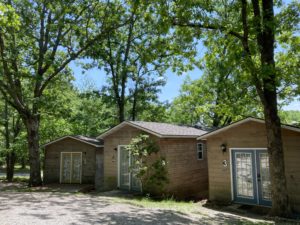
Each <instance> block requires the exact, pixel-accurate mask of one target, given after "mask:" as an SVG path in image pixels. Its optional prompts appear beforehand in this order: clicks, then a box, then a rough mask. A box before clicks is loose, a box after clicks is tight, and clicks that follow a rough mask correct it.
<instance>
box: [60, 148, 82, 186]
mask: <svg viewBox="0 0 300 225" xmlns="http://www.w3.org/2000/svg"><path fill="white" fill-rule="evenodd" d="M81 170H82V153H81V152H62V153H61V171H60V183H69V184H71V183H72V184H79V183H81Z"/></svg>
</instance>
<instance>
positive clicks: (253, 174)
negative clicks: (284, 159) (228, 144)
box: [232, 149, 271, 205]
mask: <svg viewBox="0 0 300 225" xmlns="http://www.w3.org/2000/svg"><path fill="white" fill-rule="evenodd" d="M232 174H233V193H234V201H235V202H238V203H245V204H247V203H248V204H259V205H271V191H270V185H271V182H270V175H269V157H268V153H267V151H266V150H252V149H249V150H247V149H246V150H238V149H237V150H232Z"/></svg>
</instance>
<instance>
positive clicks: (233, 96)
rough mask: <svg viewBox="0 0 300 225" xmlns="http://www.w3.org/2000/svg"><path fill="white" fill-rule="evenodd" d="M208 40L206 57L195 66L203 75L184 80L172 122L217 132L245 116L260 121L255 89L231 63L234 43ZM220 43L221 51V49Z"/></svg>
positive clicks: (174, 102)
mask: <svg viewBox="0 0 300 225" xmlns="http://www.w3.org/2000/svg"><path fill="white" fill-rule="evenodd" d="M207 40H209V43H210V44H209V45H207V46H206V47H207V53H206V54H205V56H204V57H203V59H202V60H201V61H200V62H199V63H198V66H199V67H201V68H203V71H204V72H203V75H202V76H201V78H200V79H198V80H194V81H192V80H190V79H189V78H188V79H186V80H185V82H184V84H183V85H182V86H181V90H180V95H179V96H178V97H176V98H175V99H174V101H173V104H172V107H171V110H170V111H171V115H172V116H171V117H172V120H173V121H174V122H177V123H182V124H190V125H196V124H200V125H202V126H204V127H214V128H218V127H222V126H226V125H228V124H230V123H231V122H232V121H235V120H238V119H241V118H243V117H245V116H256V117H259V116H260V115H261V111H262V110H261V108H260V105H259V100H258V98H257V97H256V93H255V89H254V88H253V87H251V86H249V82H247V80H245V76H247V73H245V72H243V69H242V68H241V66H240V63H237V62H235V61H234V60H233V58H234V57H236V54H237V53H236V52H235V53H234V54H232V53H233V52H232V51H228V48H232V46H233V45H235V42H233V40H231V39H228V38H227V39H225V40H222V39H220V37H216V36H215V35H209V36H208V37H207ZM220 43H221V45H222V46H224V47H222V48H220ZM185 112H189V113H185Z"/></svg>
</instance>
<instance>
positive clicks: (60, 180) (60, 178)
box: [59, 152, 83, 184]
mask: <svg viewBox="0 0 300 225" xmlns="http://www.w3.org/2000/svg"><path fill="white" fill-rule="evenodd" d="M73 153H76V154H78V153H80V161H81V166H80V182H79V183H80V184H81V183H82V169H83V168H82V167H83V163H82V152H60V168H59V183H60V184H61V183H62V155H63V154H71V171H70V184H72V160H73V158H72V157H73Z"/></svg>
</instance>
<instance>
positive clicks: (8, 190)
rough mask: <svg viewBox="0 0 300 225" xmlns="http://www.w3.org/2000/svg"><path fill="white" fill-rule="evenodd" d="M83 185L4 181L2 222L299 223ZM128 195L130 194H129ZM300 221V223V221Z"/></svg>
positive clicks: (1, 188) (17, 224)
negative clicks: (168, 205) (184, 208)
mask: <svg viewBox="0 0 300 225" xmlns="http://www.w3.org/2000/svg"><path fill="white" fill-rule="evenodd" d="M82 188H83V189H85V188H86V187H83V186H80V187H79V186H77V187H76V186H72V185H65V186H61V185H59V186H57V185H56V186H50V187H49V186H48V187H43V188H40V189H37V190H32V189H29V190H28V189H26V185H25V183H23V184H17V183H15V184H13V183H5V182H0V225H35V224H36V225H43V224H47V225H52V224H53V225H60V224H70V225H71V224H79V225H81V224H83V225H84V224H113V225H116V224H124V225H125V224H126V225H127V224H128V225H142V224H146V225H160V224H167V225H173V224H174V225H176V224H184V225H188V224H216V225H217V224H234V225H235V224H238V225H239V224H246V225H252V224H284V225H285V224H297V223H294V222H282V221H277V222H274V221H271V220H268V219H266V218H265V217H263V216H258V215H257V216H253V215H252V214H251V215H250V214H249V215H248V214H246V215H245V214H240V213H234V212H226V211H224V210H218V209H212V208H208V207H203V206H202V205H201V204H199V206H198V205H197V208H196V211H193V212H187V213H186V212H180V211H178V210H173V209H163V208H160V207H159V204H158V207H157V208H147V207H142V206H137V205H134V204H130V200H129V201H126V202H122V201H121V202H118V199H119V198H120V196H122V193H121V194H120V192H118V191H115V192H107V193H103V194H100V195H99V194H90V193H89V194H83V193H78V192H76V190H79V189H82ZM127 197H128V196H127ZM299 224H300V222H299Z"/></svg>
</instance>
